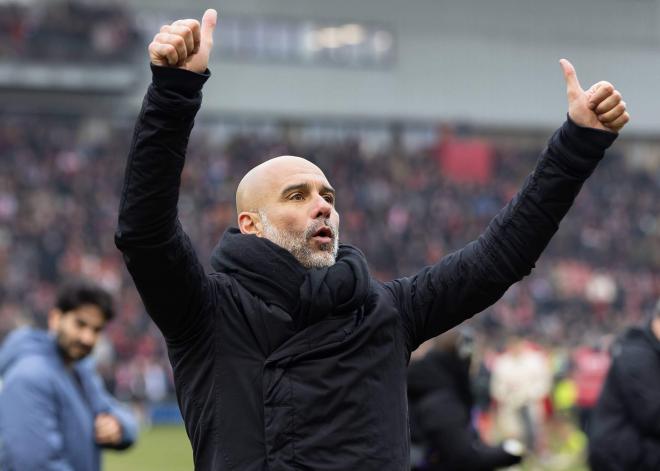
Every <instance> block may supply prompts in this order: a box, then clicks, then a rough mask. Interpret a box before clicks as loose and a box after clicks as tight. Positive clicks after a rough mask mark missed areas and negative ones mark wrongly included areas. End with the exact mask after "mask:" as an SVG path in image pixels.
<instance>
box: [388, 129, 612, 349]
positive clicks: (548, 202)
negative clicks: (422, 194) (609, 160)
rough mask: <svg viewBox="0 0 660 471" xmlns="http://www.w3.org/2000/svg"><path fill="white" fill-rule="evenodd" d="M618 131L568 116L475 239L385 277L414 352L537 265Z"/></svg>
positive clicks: (469, 315) (480, 308)
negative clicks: (412, 271) (403, 274)
mask: <svg viewBox="0 0 660 471" xmlns="http://www.w3.org/2000/svg"><path fill="white" fill-rule="evenodd" d="M615 138H616V134H613V133H610V132H606V131H600V130H596V129H590V128H584V127H580V126H578V125H576V124H575V123H573V122H572V121H571V120H570V119H568V120H567V121H566V122H565V123H564V124H563V125H562V127H561V128H559V129H558V130H557V131H556V132H555V134H554V135H553V136H552V137H551V139H550V141H549V143H548V146H547V147H546V148H545V149H544V151H543V152H542V154H541V156H540V158H539V160H538V162H537V165H536V168H535V169H534V172H533V173H532V174H531V175H529V176H528V177H527V179H526V180H525V182H524V184H523V186H522V188H521V189H520V190H519V191H518V193H517V194H516V196H515V197H514V198H513V199H512V200H511V201H510V202H509V203H508V204H507V205H506V206H505V207H504V208H503V209H502V210H501V211H500V212H499V213H498V214H497V216H496V217H495V218H494V219H493V220H492V221H491V222H490V224H489V225H488V227H487V228H486V231H485V232H484V233H483V234H481V236H480V237H479V238H478V239H477V240H475V241H473V242H471V243H470V244H468V245H467V246H466V247H465V248H463V249H461V250H459V251H457V252H454V253H452V254H449V255H447V256H446V257H444V258H442V259H441V260H440V261H439V262H438V263H436V264H435V265H432V266H430V267H426V268H424V269H423V270H422V271H420V272H419V273H417V274H416V275H414V276H412V277H410V278H403V279H399V280H394V281H392V282H389V283H386V286H388V288H389V289H390V290H391V292H392V294H393V297H394V299H395V303H396V304H397V305H398V308H399V312H400V313H401V315H402V318H403V327H404V329H405V330H406V335H407V341H408V348H409V349H410V350H411V351H412V350H414V349H415V348H417V346H418V345H419V344H420V343H422V342H423V341H425V340H427V339H429V338H431V337H434V336H436V335H438V334H440V333H441V332H444V331H446V330H448V329H450V328H451V327H453V326H455V325H457V324H460V323H461V322H462V321H464V320H465V319H468V318H470V317H471V316H473V315H474V314H476V313H478V312H481V311H482V310H484V309H485V308H486V307H488V306H490V305H491V304H493V303H494V302H495V301H497V300H498V299H499V298H500V297H501V296H502V295H503V294H504V292H505V291H506V290H507V289H508V288H509V286H511V285H512V284H513V283H515V282H517V281H519V280H521V279H522V278H523V277H524V276H526V275H528V274H529V273H530V272H531V270H532V268H533V267H534V264H535V263H536V260H537V259H538V258H539V256H540V255H541V252H542V251H543V250H544V249H545V247H546V246H547V244H548V242H549V241H550V238H551V237H552V236H553V235H554V233H555V232H556V231H557V229H558V227H559V222H560V221H561V219H562V218H563V217H564V215H565V214H566V212H567V211H568V209H569V208H570V207H571V205H572V204H573V201H574V199H575V197H576V196H577V194H578V192H579V191H580V188H581V187H582V184H583V183H584V181H585V180H586V179H587V178H588V177H589V175H590V174H591V173H592V171H593V170H594V169H595V167H596V165H597V164H598V162H599V161H600V159H601V158H602V157H603V155H604V152H605V149H607V147H609V146H610V145H611V144H612V142H613V141H614V139H615ZM439 217H442V215H440V216H439Z"/></svg>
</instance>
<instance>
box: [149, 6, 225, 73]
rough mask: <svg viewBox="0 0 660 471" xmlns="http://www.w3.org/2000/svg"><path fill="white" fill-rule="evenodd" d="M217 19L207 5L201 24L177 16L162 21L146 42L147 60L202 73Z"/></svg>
mask: <svg viewBox="0 0 660 471" xmlns="http://www.w3.org/2000/svg"><path fill="white" fill-rule="evenodd" d="M217 19H218V14H217V12H216V11H215V10H213V9H212V8H209V9H208V10H206V11H205V12H204V16H203V17H202V24H201V26H200V24H199V21H197V20H178V21H175V22H174V23H172V24H171V25H163V26H162V27H161V28H160V32H159V33H158V34H156V35H155V36H154V40H153V41H152V42H151V44H149V59H150V60H151V63H152V64H154V65H159V66H163V67H174V68H177V69H185V70H190V71H191V72H197V73H198V74H201V73H203V72H204V71H206V68H207V66H208V63H209V55H210V54H211V49H212V48H213V30H214V29H215V24H216V22H217Z"/></svg>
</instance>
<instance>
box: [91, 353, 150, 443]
mask: <svg viewBox="0 0 660 471" xmlns="http://www.w3.org/2000/svg"><path fill="white" fill-rule="evenodd" d="M86 363H87V364H85V365H84V366H83V368H84V371H85V374H86V375H87V378H88V385H89V387H88V391H89V394H90V402H91V404H92V407H93V410H94V413H95V414H96V417H95V420H94V429H95V434H96V443H97V445H99V446H101V447H103V448H113V449H116V450H123V449H125V448H128V447H130V446H131V445H133V443H134V442H135V440H136V439H137V435H138V424H137V420H136V419H135V416H134V414H133V413H132V412H131V411H130V410H129V409H128V408H127V407H126V406H123V405H122V404H120V403H119V402H118V401H117V400H116V399H115V398H114V397H112V395H111V394H110V393H109V392H108V390H107V389H106V388H105V385H104V384H103V380H102V379H101V377H100V376H99V374H98V373H97V372H96V370H95V368H94V364H93V362H92V361H89V362H86Z"/></svg>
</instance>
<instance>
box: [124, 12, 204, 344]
mask: <svg viewBox="0 0 660 471" xmlns="http://www.w3.org/2000/svg"><path fill="white" fill-rule="evenodd" d="M215 24H216V12H215V10H207V11H206V13H205V14H204V17H203V18H202V24H201V25H200V24H199V22H198V21H196V20H179V21H176V22H174V23H172V24H171V25H165V26H163V27H162V28H161V30H160V32H159V33H158V34H157V35H156V36H155V37H154V40H153V42H152V43H151V44H150V45H149V56H150V59H151V66H152V71H153V83H152V84H151V86H150V87H149V90H148V92H147V95H146V97H145V99H144V102H143V105H142V110H141V112H140V115H139V118H138V120H137V124H136V126H135V133H134V135H133V141H132V144H131V149H130V153H129V156H128V163H127V166H126V173H125V180H124V187H123V191H122V196H121V204H120V208H119V224H118V228H117V232H116V235H115V243H116V245H117V247H118V248H119V249H120V250H121V251H122V253H123V255H124V260H125V262H126V265H127V267H128V270H129V271H130V273H131V275H132V277H133V280H134V281H135V285H136V286H137V289H138V291H139V292H140V295H141V297H142V300H143V302H144V304H145V306H146V308H147V311H148V312H149V315H150V316H151V317H152V319H153V320H154V321H155V322H156V324H157V325H158V327H159V328H160V329H161V331H162V332H163V334H164V335H165V337H166V338H168V340H177V339H180V338H189V336H190V334H192V333H193V332H201V331H203V329H204V319H202V318H201V315H200V313H201V312H203V311H205V310H206V309H203V307H204V306H205V304H206V303H209V302H211V300H212V299H213V297H212V296H209V295H208V292H209V290H210V284H209V280H208V278H207V276H206V275H205V273H204V270H203V267H202V265H201V264H200V263H199V261H198V259H197V257H196V255H195V252H194V250H193V247H192V244H191V242H190V240H189V239H188V237H187V236H186V234H185V233H184V232H183V230H182V228H181V224H180V223H179V221H178V218H177V201H178V197H179V185H180V182H181V171H182V169H183V165H184V161H185V153H186V147H187V144H188V138H189V135H190V132H191V130H192V127H193V123H194V118H195V115H196V113H197V111H198V109H199V107H200V105H201V89H202V85H203V84H204V82H205V81H206V79H207V78H208V76H209V73H208V69H207V64H208V59H209V54H210V51H211V48H212V45H213V29H214V28H215ZM206 312H208V310H206Z"/></svg>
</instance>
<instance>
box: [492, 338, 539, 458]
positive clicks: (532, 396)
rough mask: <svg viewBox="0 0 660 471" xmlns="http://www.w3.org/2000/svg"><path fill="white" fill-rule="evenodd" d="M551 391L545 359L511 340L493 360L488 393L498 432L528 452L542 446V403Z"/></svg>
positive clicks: (535, 349) (520, 341)
mask: <svg viewBox="0 0 660 471" xmlns="http://www.w3.org/2000/svg"><path fill="white" fill-rule="evenodd" d="M551 390H552V370H551V368H550V362H549V360H548V358H547V355H546V354H545V353H544V352H543V351H542V350H540V349H539V348H538V347H537V346H536V345H534V344H533V343H530V342H528V341H526V340H524V339H522V338H520V337H511V338H510V339H509V341H508V346H507V348H506V350H505V351H504V352H503V353H502V354H501V355H498V356H497V357H496V358H495V361H494V362H493V368H492V374H491V377H490V391H491V396H492V398H493V399H494V400H495V401H496V402H497V407H496V417H497V425H498V428H499V430H501V431H502V433H504V435H505V436H507V437H515V438H517V439H519V440H522V441H523V442H524V443H525V446H526V447H527V448H528V449H531V450H538V448H539V444H540V443H543V440H542V439H540V437H539V434H540V432H542V430H543V427H542V424H543V420H544V414H545V410H544V400H545V398H547V397H548V395H549V394H550V392H551Z"/></svg>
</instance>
